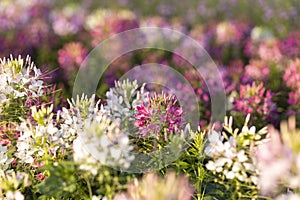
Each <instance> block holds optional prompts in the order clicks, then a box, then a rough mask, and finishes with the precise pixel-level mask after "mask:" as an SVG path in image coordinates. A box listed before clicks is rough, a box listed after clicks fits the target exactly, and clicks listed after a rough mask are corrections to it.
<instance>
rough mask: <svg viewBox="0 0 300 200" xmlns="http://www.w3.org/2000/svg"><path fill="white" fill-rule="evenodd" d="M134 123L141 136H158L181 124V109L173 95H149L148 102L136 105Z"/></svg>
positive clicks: (173, 130)
mask: <svg viewBox="0 0 300 200" xmlns="http://www.w3.org/2000/svg"><path fill="white" fill-rule="evenodd" d="M136 111H137V114H136V115H135V121H134V125H135V126H136V127H138V128H139V131H140V134H141V135H142V136H153V135H154V136H160V134H162V133H163V131H166V132H167V133H168V134H170V133H174V132H176V131H177V130H178V129H179V128H180V127H181V126H182V125H183V120H182V115H183V110H182V108H181V107H180V106H178V103H177V100H176V97H175V96H174V95H166V94H164V93H162V94H159V95H156V94H155V95H153V96H152V97H150V96H149V98H148V102H147V103H143V104H141V105H139V106H137V107H136Z"/></svg>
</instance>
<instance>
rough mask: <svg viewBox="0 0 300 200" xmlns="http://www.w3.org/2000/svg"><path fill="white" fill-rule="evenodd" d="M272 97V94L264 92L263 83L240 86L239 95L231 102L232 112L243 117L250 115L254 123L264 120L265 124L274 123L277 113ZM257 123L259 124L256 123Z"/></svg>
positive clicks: (276, 119) (267, 91)
mask: <svg viewBox="0 0 300 200" xmlns="http://www.w3.org/2000/svg"><path fill="white" fill-rule="evenodd" d="M272 97H273V94H272V92H271V91H270V90H266V88H265V87H264V85H263V83H259V84H257V83H255V82H253V83H252V84H247V85H240V89H239V95H238V96H237V97H235V98H234V100H233V102H232V104H233V108H232V110H233V111H236V112H240V113H242V114H243V115H247V114H248V113H250V114H251V115H252V117H253V118H254V119H253V120H254V121H256V120H262V119H264V120H265V121H266V122H269V123H272V122H273V123H276V122H278V111H277V106H276V104H275V103H274V102H273V101H272ZM257 123H259V122H258V121H257ZM262 125H266V124H262Z"/></svg>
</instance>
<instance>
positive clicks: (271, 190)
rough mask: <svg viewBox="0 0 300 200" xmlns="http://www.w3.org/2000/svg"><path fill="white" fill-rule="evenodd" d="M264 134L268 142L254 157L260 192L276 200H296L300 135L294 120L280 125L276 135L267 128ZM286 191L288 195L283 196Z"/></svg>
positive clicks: (272, 129)
mask: <svg viewBox="0 0 300 200" xmlns="http://www.w3.org/2000/svg"><path fill="white" fill-rule="evenodd" d="M268 132H269V138H268V142H266V143H263V144H261V145H260V146H259V148H258V151H257V154H256V159H257V163H258V164H257V168H258V169H259V171H260V177H259V186H260V192H261V194H263V195H267V196H270V197H274V198H275V197H276V198H278V199H283V198H284V197H286V199H292V197H294V198H295V199H297V198H299V194H300V193H299V189H300V145H299V144H300V143H299V141H300V131H299V130H297V129H296V119H295V117H290V118H289V119H288V121H287V122H285V121H284V122H281V124H280V133H279V131H277V130H276V129H274V128H273V127H269V131H268ZM287 191H290V192H288V194H286V193H287ZM293 192H294V194H293ZM296 197H297V198H296Z"/></svg>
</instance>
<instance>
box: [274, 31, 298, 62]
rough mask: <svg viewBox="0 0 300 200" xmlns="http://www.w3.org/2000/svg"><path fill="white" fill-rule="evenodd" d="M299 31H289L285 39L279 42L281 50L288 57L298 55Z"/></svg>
mask: <svg viewBox="0 0 300 200" xmlns="http://www.w3.org/2000/svg"><path fill="white" fill-rule="evenodd" d="M299 47H300V31H296V32H292V33H290V34H289V35H288V36H287V38H286V39H285V40H283V41H282V42H281V43H280V44H279V48H280V50H281V52H282V53H283V54H284V55H286V56H288V57H289V58H295V57H299V56H300V48H299Z"/></svg>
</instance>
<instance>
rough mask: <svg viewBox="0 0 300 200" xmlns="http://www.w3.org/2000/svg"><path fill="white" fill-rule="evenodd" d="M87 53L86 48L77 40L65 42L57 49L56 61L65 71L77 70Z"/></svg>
mask: <svg viewBox="0 0 300 200" xmlns="http://www.w3.org/2000/svg"><path fill="white" fill-rule="evenodd" d="M87 53H88V51H87V49H85V48H84V47H83V45H82V44H81V43H79V42H71V43H68V44H65V45H64V46H63V48H62V49H60V50H59V51H58V62H59V64H60V67H61V68H63V69H64V70H66V71H67V72H74V71H76V70H78V68H79V66H80V64H81V63H82V61H83V60H84V58H85V57H86V55H87Z"/></svg>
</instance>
